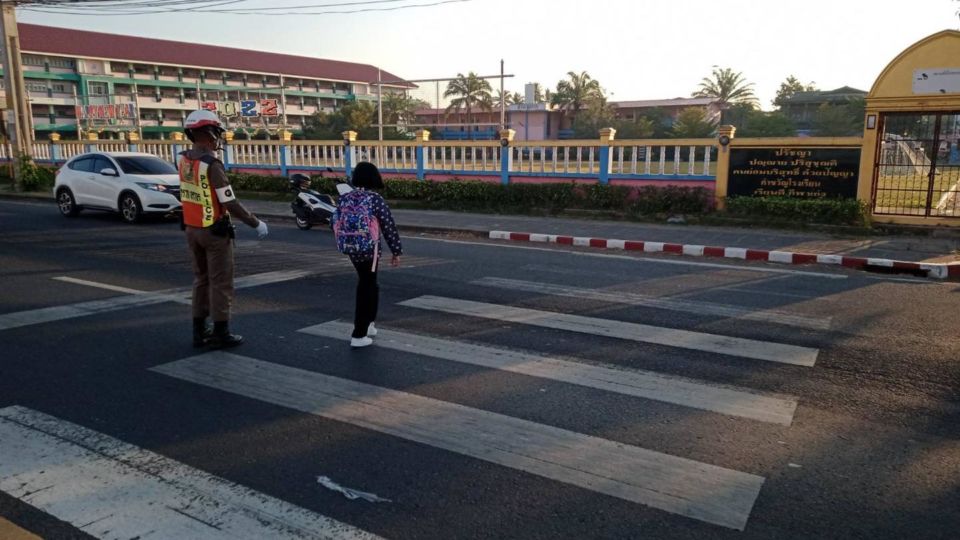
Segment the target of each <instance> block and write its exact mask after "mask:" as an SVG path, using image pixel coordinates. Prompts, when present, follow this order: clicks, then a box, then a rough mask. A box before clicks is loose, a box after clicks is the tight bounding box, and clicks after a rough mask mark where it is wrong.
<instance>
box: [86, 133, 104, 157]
mask: <svg viewBox="0 0 960 540" xmlns="http://www.w3.org/2000/svg"><path fill="white" fill-rule="evenodd" d="M98 140H100V136H99V135H97V132H96V131H88V132H87V141H89V142H88V143H87V144H85V145H84V151H85V152H88V153H89V152H95V151H96V150H97V145H96V143H95V142H94V141H98Z"/></svg>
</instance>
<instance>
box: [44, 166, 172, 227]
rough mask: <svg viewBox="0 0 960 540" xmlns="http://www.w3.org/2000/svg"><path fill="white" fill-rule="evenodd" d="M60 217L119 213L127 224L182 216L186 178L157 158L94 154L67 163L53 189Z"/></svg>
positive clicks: (61, 168)
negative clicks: (173, 214) (93, 212)
mask: <svg viewBox="0 0 960 540" xmlns="http://www.w3.org/2000/svg"><path fill="white" fill-rule="evenodd" d="M53 193H54V195H55V196H56V198H57V206H58V207H59V208H60V213H61V214H63V215H65V216H69V217H73V216H76V215H77V214H78V213H79V212H80V210H83V209H91V210H107V211H110V212H119V213H120V217H121V218H123V220H124V221H126V222H127V223H136V222H137V221H139V220H140V218H141V217H142V216H143V215H144V214H148V213H154V214H167V213H170V212H175V211H179V210H180V209H181V207H180V176H179V175H178V174H177V169H176V167H174V166H173V165H171V164H170V163H168V162H166V161H164V160H162V159H160V158H158V157H156V156H154V155H151V154H143V153H134V152H109V153H108V152H93V153H90V154H81V155H79V156H75V157H74V158H72V159H71V160H69V161H67V162H66V163H65V164H64V165H63V167H60V169H59V170H57V180H56V183H55V184H54V187H53Z"/></svg>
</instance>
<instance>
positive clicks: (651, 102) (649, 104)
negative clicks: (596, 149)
mask: <svg viewBox="0 0 960 540" xmlns="http://www.w3.org/2000/svg"><path fill="white" fill-rule="evenodd" d="M716 102H717V100H716V99H715V98H711V97H697V98H680V97H678V98H673V99H645V100H639V101H611V102H610V105H613V106H614V107H616V108H618V109H654V108H657V107H706V106H708V105H712V104H714V103H716Z"/></svg>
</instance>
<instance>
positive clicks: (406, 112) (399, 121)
mask: <svg viewBox="0 0 960 540" xmlns="http://www.w3.org/2000/svg"><path fill="white" fill-rule="evenodd" d="M429 107H430V104H429V103H427V102H425V101H423V100H420V99H415V98H412V97H410V96H408V95H406V94H402V93H396V94H386V95H384V96H383V123H384V124H393V125H394V126H391V127H388V128H384V130H383V138H384V139H409V138H410V136H411V135H410V133H409V130H408V129H407V128H406V127H405V126H406V125H408V124H413V123H416V120H417V111H418V110H420V109H426V108H429Z"/></svg>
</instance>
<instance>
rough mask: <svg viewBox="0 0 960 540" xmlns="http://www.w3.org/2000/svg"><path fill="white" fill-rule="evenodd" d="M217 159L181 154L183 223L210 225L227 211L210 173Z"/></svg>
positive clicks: (179, 167)
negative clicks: (211, 166)
mask: <svg viewBox="0 0 960 540" xmlns="http://www.w3.org/2000/svg"><path fill="white" fill-rule="evenodd" d="M216 161H217V158H215V157H213V156H202V157H201V158H200V159H190V158H188V157H186V156H183V155H181V156H180V163H179V165H178V166H177V169H178V170H179V171H180V202H181V204H183V223H184V224H185V225H187V226H190V227H197V228H206V227H209V226H211V225H213V224H214V223H216V221H217V220H218V219H220V216H222V215H223V214H224V213H225V211H224V208H223V205H222V204H220V200H219V199H217V192H216V190H215V189H214V187H213V184H211V183H210V175H209V174H208V171H209V169H210V165H212V164H213V163H215V162H216Z"/></svg>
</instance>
